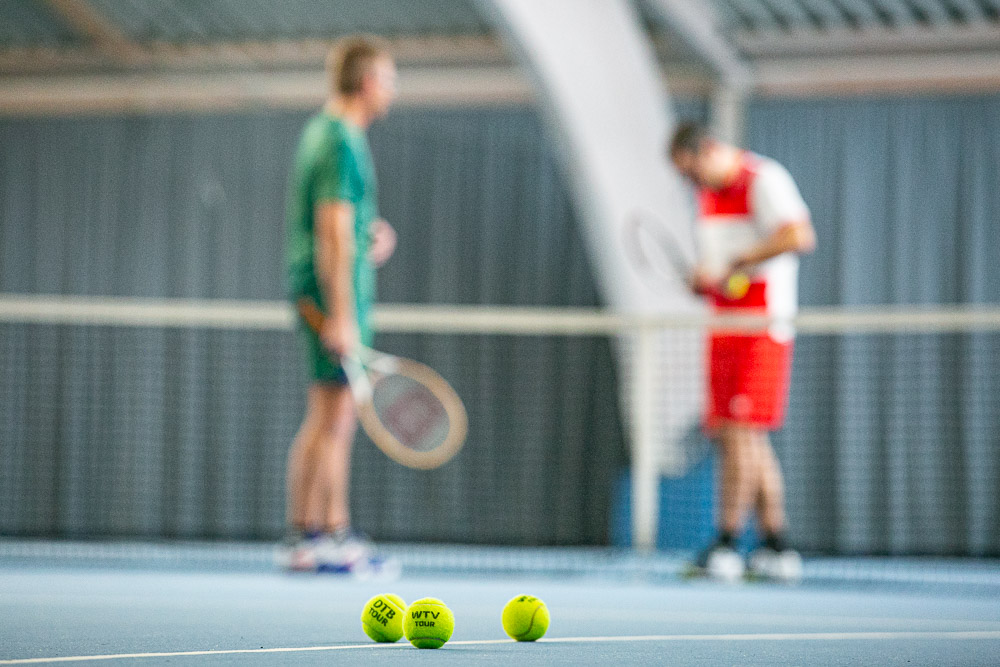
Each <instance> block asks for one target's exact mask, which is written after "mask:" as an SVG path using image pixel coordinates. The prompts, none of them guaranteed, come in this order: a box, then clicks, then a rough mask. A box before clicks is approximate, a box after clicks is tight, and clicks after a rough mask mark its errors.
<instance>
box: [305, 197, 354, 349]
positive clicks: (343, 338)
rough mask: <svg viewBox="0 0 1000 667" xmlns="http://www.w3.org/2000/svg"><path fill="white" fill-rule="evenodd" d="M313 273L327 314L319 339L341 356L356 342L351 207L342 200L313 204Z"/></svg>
mask: <svg viewBox="0 0 1000 667" xmlns="http://www.w3.org/2000/svg"><path fill="white" fill-rule="evenodd" d="M315 234H316V269H317V271H316V273H317V278H318V279H319V283H320V289H322V290H323V295H324V297H325V300H326V305H327V309H328V311H329V312H328V313H327V315H328V317H327V320H326V324H325V326H324V328H323V331H322V333H321V334H320V335H321V338H322V339H323V343H324V344H325V345H326V346H327V347H328V348H330V349H331V350H332V351H333V352H335V353H337V354H339V355H344V354H347V353H348V352H350V351H351V350H352V349H353V348H354V347H355V346H356V345H357V344H358V322H357V310H356V306H355V295H354V283H353V272H352V268H353V266H354V253H355V242H354V207H353V206H351V204H349V203H347V202H345V201H326V202H322V203H320V204H319V205H318V206H317V207H316V212H315Z"/></svg>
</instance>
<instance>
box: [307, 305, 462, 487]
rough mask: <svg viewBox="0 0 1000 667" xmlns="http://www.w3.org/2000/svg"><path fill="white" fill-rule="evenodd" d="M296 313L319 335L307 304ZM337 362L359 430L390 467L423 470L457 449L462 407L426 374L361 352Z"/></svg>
mask: <svg viewBox="0 0 1000 667" xmlns="http://www.w3.org/2000/svg"><path fill="white" fill-rule="evenodd" d="M297 308H298V311H299V313H300V314H301V315H302V318H303V319H304V320H305V322H306V324H307V325H308V326H309V328H310V329H312V330H313V331H315V332H316V333H317V334H318V333H319V332H320V331H322V329H323V323H324V322H325V321H326V316H325V315H324V314H323V312H322V311H321V310H320V309H319V307H317V306H316V304H315V303H314V302H313V301H312V300H310V299H300V300H299V301H298V303H297ZM340 362H341V366H342V367H343V369H344V374H345V375H347V382H348V385H349V386H350V389H351V395H352V396H353V397H354V403H355V405H356V406H357V410H358V420H359V421H360V422H361V426H362V427H363V428H364V430H365V433H367V434H368V437H369V438H371V440H372V442H374V443H375V445H376V446H377V447H378V448H379V449H381V450H382V451H383V452H385V454H386V456H388V457H389V458H391V459H392V460H393V461H396V462H397V463H401V464H402V465H404V466H407V467H409V468H418V469H420V470H429V469H431V468H437V467H439V466H442V465H444V464H445V463H447V462H448V461H450V460H451V459H452V457H454V456H455V454H457V453H458V451H459V450H460V449H461V448H462V445H463V444H464V443H465V436H466V434H467V432H468V417H467V415H466V412H465V406H464V405H463V404H462V399H461V398H459V396H458V394H457V393H455V390H454V389H452V387H451V385H450V384H448V382H447V381H446V380H445V379H444V378H442V377H441V376H440V375H438V373H437V372H435V371H434V370H433V369H432V368H430V367H429V366H425V365H424V364H421V363H419V362H416V361H413V360H412V359H405V358H403V357H396V356H393V355H391V354H386V353H384V352H378V351H376V350H373V349H371V348H367V347H363V346H359V347H358V349H357V350H355V351H354V352H353V353H351V354H350V355H345V356H342V357H341V359H340Z"/></svg>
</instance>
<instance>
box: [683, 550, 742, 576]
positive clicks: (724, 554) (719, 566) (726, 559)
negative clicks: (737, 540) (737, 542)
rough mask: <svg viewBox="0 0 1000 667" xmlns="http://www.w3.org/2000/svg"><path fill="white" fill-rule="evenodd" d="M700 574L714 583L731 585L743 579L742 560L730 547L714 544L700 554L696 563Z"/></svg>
mask: <svg viewBox="0 0 1000 667" xmlns="http://www.w3.org/2000/svg"><path fill="white" fill-rule="evenodd" d="M695 565H696V567H697V568H698V569H699V570H701V572H702V573H703V574H704V575H705V576H707V577H709V578H710V579H715V580H716V581H721V582H724V583H727V584H733V583H736V582H737V581H740V580H741V579H743V573H744V571H745V567H744V565H743V559H742V558H741V557H740V555H739V554H738V553H736V550H735V549H733V548H732V547H727V546H724V545H722V544H715V545H713V546H711V547H709V548H708V549H706V550H705V551H703V552H702V553H701V555H700V556H699V557H698V560H697V562H696V564H695Z"/></svg>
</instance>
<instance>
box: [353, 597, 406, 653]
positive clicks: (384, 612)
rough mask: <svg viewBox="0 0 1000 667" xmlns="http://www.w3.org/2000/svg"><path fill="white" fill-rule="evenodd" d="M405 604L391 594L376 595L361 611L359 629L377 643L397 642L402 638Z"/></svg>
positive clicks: (401, 599)
mask: <svg viewBox="0 0 1000 667" xmlns="http://www.w3.org/2000/svg"><path fill="white" fill-rule="evenodd" d="M405 614H406V602H404V601H403V598H401V597H399V596H398V595H393V594H392V593H383V594H381V595H376V596H375V597H373V598H372V599H371V600H369V601H368V602H366V603H365V608H364V609H362V610H361V627H362V629H363V630H364V631H365V634H366V635H368V636H369V637H371V638H372V639H374V640H375V641H377V642H398V641H399V639H400V637H402V636H403V616H404V615H405Z"/></svg>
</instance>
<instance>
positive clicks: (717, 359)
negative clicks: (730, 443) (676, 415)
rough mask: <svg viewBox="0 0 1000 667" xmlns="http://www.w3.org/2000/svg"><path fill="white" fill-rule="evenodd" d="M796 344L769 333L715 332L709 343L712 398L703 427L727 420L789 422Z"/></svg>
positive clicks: (766, 423) (778, 424)
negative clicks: (786, 419)
mask: <svg viewBox="0 0 1000 667" xmlns="http://www.w3.org/2000/svg"><path fill="white" fill-rule="evenodd" d="M792 347H793V344H792V342H787V343H779V342H777V341H775V340H774V339H773V338H771V337H770V336H769V335H767V334H751V335H733V334H713V335H712V336H711V337H710V338H709V344H708V368H709V382H708V401H707V409H706V415H705V427H706V428H708V429H710V430H711V429H714V428H717V427H718V426H720V425H721V424H722V423H724V422H736V423H739V424H750V425H754V426H759V427H761V428H764V429H767V430H774V429H778V428H781V426H782V424H784V421H785V406H786V405H787V403H788V387H789V384H790V382H791V369H792Z"/></svg>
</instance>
